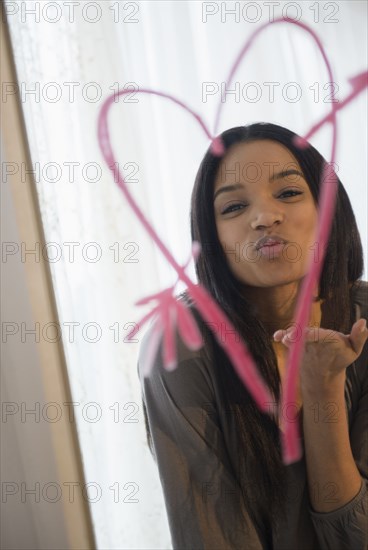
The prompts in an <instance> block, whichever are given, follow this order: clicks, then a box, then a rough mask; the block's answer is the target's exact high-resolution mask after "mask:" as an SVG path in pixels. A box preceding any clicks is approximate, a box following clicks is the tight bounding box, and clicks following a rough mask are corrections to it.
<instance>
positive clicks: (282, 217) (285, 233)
mask: <svg viewBox="0 0 368 550" xmlns="http://www.w3.org/2000/svg"><path fill="white" fill-rule="evenodd" d="M290 170H292V171H293V172H291V173H290V172H289V171H290ZM295 171H296V172H295ZM281 172H286V174H285V175H282V174H281ZM214 212H215V220H216V227H217V233H218V237H219V240H220V243H221V245H222V248H223V250H224V252H225V255H226V258H227V261H228V263H229V266H230V268H231V270H232V272H233V273H234V275H235V276H236V278H237V279H238V280H240V281H241V282H242V283H244V284H245V285H250V286H257V287H270V286H279V285H284V284H287V283H291V282H294V281H298V280H300V279H301V278H302V277H304V276H305V274H306V273H307V269H308V265H309V262H310V261H317V258H318V256H317V254H318V253H319V254H321V250H318V247H317V243H316V242H315V240H316V239H315V232H316V227H317V209H316V206H315V203H314V199H313V196H312V194H311V191H310V189H309V187H308V184H307V182H306V180H305V178H304V176H303V173H302V170H301V168H300V165H299V163H298V162H297V160H296V159H295V157H294V156H293V155H292V153H291V152H290V151H289V149H288V148H287V147H285V146H283V145H282V144H281V143H278V142H276V141H272V140H257V141H252V142H247V143H238V144H236V145H233V146H232V147H231V148H230V150H229V151H228V152H227V153H226V155H225V157H224V158H223V159H222V161H221V164H220V166H219V170H218V173H217V177H216V180H215V187H214ZM268 235H270V236H278V237H280V238H282V239H284V240H285V241H287V244H281V245H279V246H277V247H273V246H265V247H263V248H261V249H259V250H257V249H256V248H255V247H256V243H257V241H258V239H260V238H262V237H265V236H268Z"/></svg>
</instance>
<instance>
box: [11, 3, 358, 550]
mask: <svg viewBox="0 0 368 550" xmlns="http://www.w3.org/2000/svg"><path fill="white" fill-rule="evenodd" d="M1 9H2V21H1V41H2V42H1V65H2V69H1V71H2V74H1V80H2V83H1V85H2V98H1V111H2V128H1V153H2V163H1V166H2V182H1V229H2V264H1V267H2V285H1V302H2V357H1V358H2V372H1V378H2V397H1V399H2V426H1V428H2V446H1V447H2V449H1V452H2V455H1V481H2V503H1V513H2V519H1V523H2V532H1V547H2V548H4V549H21V548H24V549H26V548H27V549H28V548H45V549H46V548H47V549H50V548H55V549H56V548H58V549H60V548H100V549H122V548H126V549H128V548H129V549H133V548H136V549H146V548H147V549H151V548H155V549H158V548H162V549H167V548H171V542H170V534H169V530H168V525H167V520H166V514H165V505H164V501H163V496H162V492H161V486H160V480H159V477H158V472H157V468H156V465H155V464H154V462H153V459H152V457H151V455H150V452H149V449H148V446H147V443H146V435H145V428H144V418H143V411H142V404H141V391H140V385H139V379H138V376H137V354H138V349H139V343H140V340H141V338H142V334H143V332H144V329H143V330H142V331H141V332H139V333H138V334H137V336H136V338H135V340H134V341H133V342H129V341H127V340H126V335H127V334H128V332H129V330H130V329H131V328H132V327H133V326H134V323H136V322H138V321H139V320H140V319H141V317H142V316H143V315H144V314H146V313H147V312H148V311H149V310H150V308H149V307H148V306H145V307H143V306H140V307H138V306H135V302H136V301H137V300H138V299H140V298H143V297H144V296H146V295H148V294H152V293H154V292H158V291H160V290H163V289H164V288H166V287H167V286H170V285H172V284H173V283H174V282H175V281H176V273H175V272H174V271H173V269H172V268H171V267H170V266H169V265H168V264H167V262H166V260H165V259H164V258H163V256H162V254H161V252H160V251H159V250H158V248H157V247H156V245H155V244H154V243H153V241H152V239H151V237H149V236H148V235H147V233H146V232H145V230H144V229H143V228H142V226H141V225H140V223H139V221H138V220H137V219H136V217H135V215H134V214H133V212H132V211H131V209H130V207H129V205H128V204H127V202H126V200H125V198H124V196H123V194H122V193H121V191H120V189H119V188H118V186H117V184H116V181H114V175H113V173H112V171H111V170H110V169H109V168H108V167H107V166H106V163H105V161H104V159H103V156H102V154H101V151H100V149H99V146H98V141H97V121H98V115H99V112H100V109H101V106H102V105H103V102H104V101H105V100H106V99H107V98H108V97H109V96H110V95H111V94H115V102H114V104H113V105H112V107H111V109H110V111H109V115H108V121H109V128H110V132H111V139H112V144H113V150H114V153H115V155H116V160H117V162H118V165H119V168H120V169H121V171H122V173H123V174H124V175H125V178H126V182H127V185H128V187H129V190H130V191H131V193H132V195H133V196H134V198H135V199H136V201H137V202H138V204H139V205H140V206H141V208H142V209H143V211H144V213H145V215H146V216H147V218H148V219H149V220H150V222H151V223H152V224H153V226H154V228H155V230H156V231H157V233H158V235H159V236H160V237H161V238H162V239H163V241H164V243H165V244H166V245H167V247H168V248H169V250H170V251H171V253H172V254H173V256H174V258H175V259H176V260H177V261H178V262H179V263H181V264H183V263H185V261H186V260H187V259H188V257H189V255H190V249H191V239H190V226H189V203H190V194H191V190H192V186H193V182H194V178H195V175H196V171H197V169H198V166H199V163H200V161H201V159H202V157H203V155H204V153H205V151H206V149H207V147H208V145H209V140H208V138H207V137H206V135H205V134H204V132H203V130H201V128H200V127H199V125H198V124H197V123H196V121H195V120H194V119H193V118H190V117H189V116H188V115H187V114H186V113H184V112H183V111H182V110H181V109H180V108H179V107H178V106H176V105H174V104H173V103H170V102H168V101H165V100H164V99H162V98H160V97H153V96H147V95H143V94H138V93H136V92H137V90H139V89H140V88H151V89H154V90H158V91H162V92H166V93H171V94H173V95H175V96H176V97H177V98H178V99H180V100H181V101H184V102H185V103H187V104H188V105H189V106H190V107H191V108H192V109H193V110H194V111H195V112H196V113H198V114H200V115H201V116H202V117H203V119H204V121H205V122H206V124H207V125H208V127H209V129H210V131H211V132H212V131H213V129H214V119H215V114H216V109H217V107H218V105H219V103H220V102H221V93H222V92H223V94H224V96H223V99H224V101H223V109H222V114H221V119H220V124H219V128H218V133H219V132H221V131H223V130H225V129H227V128H230V127H232V126H239V125H242V124H248V123H251V122H257V121H264V122H273V123H277V124H280V125H282V126H286V127H288V128H290V129H291V130H293V131H295V132H297V133H299V134H301V135H303V134H306V133H307V131H308V130H309V128H310V127H311V126H312V125H313V124H315V123H316V122H317V121H318V120H320V119H321V118H322V117H323V116H325V115H326V114H327V113H328V112H329V110H330V109H331V102H332V101H342V100H343V99H344V98H345V97H346V96H347V95H348V94H349V93H350V91H351V86H350V84H349V81H348V79H349V78H351V77H353V76H355V75H356V74H358V73H360V72H362V71H364V70H366V68H367V51H368V49H367V25H366V21H367V3H366V2H362V1H349V2H343V1H342V2H340V1H339V2H308V1H303V2H198V1H178V0H176V1H171V0H165V1H156V0H155V1H152V0H150V1H147V2H146V1H137V2H136V1H134V2H126V1H109V0H100V1H97V2H89V1H83V0H82V1H79V2H73V1H70V2H64V1H55V2H51V1H50V2H48V1H47V0H42V1H30V0H27V1H5V2H4V4H3V5H2V8H1ZM278 17H289V18H291V19H294V20H295V21H300V22H303V23H306V24H308V25H309V26H310V27H311V28H312V29H313V30H314V31H315V32H316V33H317V34H318V36H319V38H320V40H321V41H322V44H323V46H324V47H325V49H326V53H327V55H328V57H329V60H330V62H331V65H332V69H333V74H334V84H333V88H334V92H333V93H332V94H331V91H330V88H329V78H328V74H327V70H326V67H325V65H324V63H323V60H322V58H321V55H320V53H319V51H318V49H317V47H316V44H315V43H314V42H313V40H312V38H311V37H310V36H309V35H308V34H307V33H306V32H305V31H303V30H301V29H300V28H298V27H297V26H296V25H292V24H286V23H282V24H275V25H271V26H270V27H268V28H267V29H266V30H265V31H264V32H263V33H262V34H261V35H260V36H258V38H257V39H256V41H255V42H254V45H253V47H252V49H251V51H250V53H249V55H248V56H247V57H246V58H245V59H244V60H243V61H242V63H241V65H240V67H239V70H238V72H237V73H236V75H235V76H234V80H233V82H232V84H231V85H230V86H228V87H226V79H227V76H228V73H229V70H230V66H231V64H232V63H233V61H234V60H235V57H236V56H237V54H238V52H239V51H240V48H241V47H242V45H243V44H244V43H245V40H246V39H247V38H248V37H249V36H250V35H251V34H252V33H253V32H254V31H255V30H256V29H257V28H258V27H259V26H261V25H262V24H264V23H266V22H268V21H273V20H274V19H276V18H278ZM124 89H126V90H127V89H129V90H131V94H129V95H125V96H122V97H117V95H116V94H117V93H118V92H119V91H121V90H124ZM331 137H332V128H331V126H330V125H325V126H324V127H323V128H322V129H321V130H320V131H319V132H318V133H317V134H316V135H315V136H313V137H312V139H311V142H312V144H313V145H314V146H315V147H316V148H317V149H318V150H319V151H320V152H321V153H322V154H323V155H324V156H325V158H326V160H329V158H330V154H331ZM366 153H367V91H366V90H365V91H364V92H363V93H361V94H360V95H359V96H358V98H357V99H356V100H354V101H353V102H352V103H351V104H349V105H347V107H346V108H344V109H343V110H341V111H340V112H339V114H338V144H337V155H336V163H337V165H336V166H335V169H336V170H337V173H338V176H339V178H340V179H341V181H342V183H343V184H344V186H345V188H346V190H347V192H348V195H349V197H350V200H351V202H352V205H353V208H354V212H355V215H356V218H357V222H358V226H359V229H360V231H361V237H362V241H363V243H364V246H365V248H364V258H365V273H364V276H363V278H364V279H365V280H367V242H368V239H367V217H366V213H367V154H366ZM187 272H188V274H189V275H190V276H191V278H192V279H193V280H195V273H194V266H193V263H191V264H190V266H189V268H188V270H187ZM177 289H178V290H181V289H182V287H180V285H179V286H178V287H177Z"/></svg>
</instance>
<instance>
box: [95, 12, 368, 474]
mask: <svg viewBox="0 0 368 550" xmlns="http://www.w3.org/2000/svg"><path fill="white" fill-rule="evenodd" d="M278 23H287V24H293V25H296V26H298V27H299V28H301V29H303V30H304V31H306V32H307V33H309V35H311V37H312V38H313V39H314V40H315V42H316V43H317V46H318V48H319V50H320V52H321V55H322V57H323V60H324V62H325V65H326V68H327V72H328V76H329V82H330V86H331V90H333V89H332V85H333V82H334V78H333V74H332V70H331V66H330V63H329V61H328V58H327V55H326V53H325V51H324V48H323V46H322V44H321V42H320V40H319V38H318V36H317V35H316V33H315V32H314V31H313V30H312V29H311V28H309V27H308V26H307V25H306V24H304V23H301V22H300V21H294V20H292V19H289V18H279V19H275V20H274V21H273V22H269V23H266V24H264V25H262V26H260V27H259V28H258V29H257V30H256V31H255V32H254V33H253V34H252V35H251V37H250V38H249V39H248V40H247V41H246V42H245V44H244V46H243V47H242V49H241V50H240V52H239V54H238V56H237V57H236V59H235V62H234V63H233V65H232V68H231V71H230V73H229V76H228V78H227V80H226V85H225V87H224V90H226V88H227V86H228V85H229V84H231V82H232V79H233V77H234V74H235V72H236V70H237V69H238V66H239V64H240V62H241V61H242V60H243V58H244V56H245V55H246V53H247V52H248V50H249V49H250V47H251V46H252V44H253V41H254V39H255V38H256V37H257V36H258V34H260V33H261V32H262V31H263V30H265V28H266V27H268V26H270V25H274V24H278ZM367 75H368V72H367V71H366V72H363V73H361V74H359V75H356V76H354V77H352V78H350V79H349V82H350V84H351V86H352V88H353V91H352V92H351V93H350V94H349V95H348V96H347V97H346V98H345V99H344V100H343V101H342V102H340V103H339V104H336V103H334V102H332V104H331V112H330V113H329V114H327V115H326V116H325V117H324V118H322V119H321V120H320V121H319V122H318V123H317V124H315V125H314V126H313V127H312V128H311V129H310V130H309V132H308V133H307V134H306V135H305V136H304V137H303V138H302V137H299V138H297V139H296V141H295V145H296V146H298V147H300V148H303V147H306V146H308V143H307V140H308V139H309V138H310V137H311V136H312V135H314V134H315V133H316V132H317V131H318V130H319V129H320V128H321V127H322V126H323V125H324V124H325V123H327V122H331V123H332V125H333V138H332V147H331V159H330V163H325V164H324V167H323V170H322V174H321V178H322V182H321V189H320V199H319V220H318V228H317V230H316V239H317V242H318V243H320V244H321V250H322V251H323V252H322V254H321V257H320V258H319V261H318V262H311V264H310V266H309V269H308V272H307V274H306V276H305V277H304V280H303V283H302V287H301V291H300V294H299V298H298V302H297V305H296V310H295V317H294V318H295V321H294V322H295V324H296V326H297V327H305V326H306V325H307V322H308V318H309V314H310V308H311V303H312V299H313V290H314V288H315V285H316V283H317V282H318V281H319V278H320V273H321V266H322V264H323V259H324V253H325V250H326V245H327V242H328V238H329V234H330V229H331V222H332V216H333V213H334V210H335V203H336V194H337V180H336V175H335V173H334V171H333V170H332V169H331V166H334V162H335V154H336V143H337V121H336V113H337V111H339V110H340V109H342V108H343V107H344V106H345V105H346V104H348V103H349V102H351V101H352V100H353V99H354V98H355V97H356V96H357V95H358V94H359V93H360V92H361V91H362V90H363V89H364V88H365V87H366V86H367ZM127 93H131V90H123V91H120V92H119V93H118V94H115V93H113V94H111V95H110V96H109V97H108V98H107V99H106V100H105V102H104V104H103V105H102V107H101V110H100V114H99V119H98V140H99V146H100V149H101V151H102V154H103V156H104V158H105V161H106V163H107V165H108V167H109V168H110V169H111V170H112V172H113V174H114V177H115V178H116V177H117V183H118V186H119V188H120V189H121V191H122V192H123V194H124V196H125V198H126V200H127V202H128V204H129V205H130V207H131V209H132V210H133V211H134V213H135V214H136V216H137V217H138V219H139V220H140V222H141V223H142V225H143V227H144V228H145V229H146V231H147V233H148V234H149V235H150V236H151V237H152V239H153V240H154V242H155V243H156V244H157V246H158V247H159V249H160V250H161V252H162V254H163V255H164V257H165V258H166V260H167V261H168V262H169V263H170V264H171V266H172V267H173V268H174V269H175V271H176V272H177V275H178V281H179V280H181V281H183V282H184V283H185V284H186V285H187V290H188V292H189V294H190V296H191V298H192V299H193V300H194V302H195V304H196V308H197V309H198V311H199V312H200V314H201V316H202V317H203V319H204V320H205V321H206V322H207V323H208V326H211V324H213V323H215V324H217V326H221V325H219V323H224V324H225V325H226V326H227V327H229V328H230V330H232V331H233V332H234V333H235V334H237V331H236V330H235V327H234V326H233V325H232V323H231V321H230V319H229V318H228V317H227V316H226V315H225V313H224V312H223V311H222V309H221V308H220V307H219V306H218V304H217V303H216V302H215V300H213V298H212V296H211V295H210V294H209V293H208V291H207V290H206V289H205V288H204V287H203V286H202V285H200V284H194V283H193V282H192V281H191V280H190V278H189V277H188V275H187V274H186V273H185V269H186V267H187V265H188V263H189V261H190V258H189V260H188V262H187V263H186V264H185V265H184V266H180V265H179V264H178V263H177V262H176V261H175V259H174V258H173V256H172V255H171V254H170V252H169V250H168V249H167V247H166V246H165V244H164V243H163V242H162V240H161V239H160V238H159V236H158V235H157V234H156V232H155V231H154V229H153V228H152V226H151V224H150V223H149V222H148V220H147V219H146V217H145V216H144V214H143V212H142V211H141V209H140V208H139V206H138V205H137V203H136V202H135V200H134V199H133V197H132V195H131V194H130V192H129V189H128V188H127V186H126V184H125V180H124V178H123V176H122V175H121V173H120V171H119V170H118V169H117V170H116V168H115V167H116V166H117V164H116V161H115V156H114V154H113V150H112V146H111V143H110V137H109V130H108V123H107V115H108V111H109V109H110V107H111V105H112V104H113V103H114V102H115V98H116V96H117V95H118V96H121V95H124V94H127ZM136 93H141V94H150V95H156V96H160V97H163V98H165V99H168V100H170V101H172V102H174V103H175V104H177V105H178V106H179V107H181V108H182V109H184V110H185V111H186V112H187V113H188V114H190V115H191V116H192V117H194V119H195V120H196V122H197V123H198V124H199V125H200V127H201V128H202V130H203V131H204V133H205V134H206V136H207V137H208V138H209V139H210V140H211V142H212V144H211V150H212V153H213V154H214V155H216V156H222V155H223V153H224V147H223V144H222V141H221V139H220V138H219V137H216V132H217V128H218V125H219V121H220V115H221V110H222V106H223V103H224V101H223V94H222V97H221V101H220V103H219V106H218V109H217V112H216V117H215V125H214V132H213V133H211V132H210V131H209V129H208V128H207V126H206V124H205V123H204V122H203V120H202V118H201V116H200V115H198V114H197V113H195V112H194V111H193V110H192V109H191V108H190V107H188V106H187V105H186V104H185V103H184V102H182V101H180V100H179V99H177V98H175V97H174V96H172V95H170V94H166V93H164V92H161V91H157V90H152V89H145V88H143V89H139V90H138V91H137V92H136ZM223 93H224V92H223ZM115 181H116V180H115ZM199 253H200V245H199V243H193V256H194V259H195V258H196V257H197V256H198V254H199ZM175 285H176V283H175ZM175 285H173V287H171V288H169V289H165V290H164V291H162V292H159V293H157V294H154V295H151V296H148V297H146V298H143V299H141V300H139V301H138V302H136V304H137V305H140V304H145V303H147V302H149V301H151V300H153V299H155V300H157V301H158V302H159V305H158V306H156V307H155V308H154V309H153V310H152V311H151V312H150V313H149V314H147V315H146V316H144V317H143V319H141V320H140V323H139V324H138V330H139V325H140V326H142V325H143V324H144V323H145V322H146V321H147V320H148V319H149V318H151V317H152V316H154V315H155V314H158V315H159V316H160V317H161V321H162V323H157V324H156V325H155V328H154V331H153V333H152V335H151V340H150V343H149V344H150V345H149V347H150V349H149V352H148V356H149V357H150V359H149V360H147V363H148V364H149V365H150V364H151V360H152V359H153V357H154V355H155V353H156V351H157V348H158V345H159V342H160V339H161V337H162V336H163V344H164V345H163V350H164V352H163V353H164V365H165V368H167V369H168V370H172V369H173V368H175V367H176V353H175V339H174V325H175V324H177V326H178V329H179V332H180V333H181V335H182V337H183V340H184V341H185V343H186V344H187V345H188V346H189V347H191V348H192V349H198V348H199V347H201V345H202V344H201V336H200V333H199V331H198V328H197V327H196V324H195V321H194V319H193V317H192V315H191V314H190V313H189V310H187V309H186V308H185V307H184V306H183V304H181V303H180V302H179V301H178V300H176V299H175V296H174V295H173V291H174V288H175ZM136 332H137V330H136V328H134V330H132V331H130V333H129V335H128V339H129V338H132V337H133V336H134V334H136ZM215 336H216V339H217V341H218V342H219V344H220V345H221V346H222V347H223V348H224V350H225V351H226V353H227V354H228V356H229V358H230V360H231V361H232V364H233V365H234V368H235V370H236V372H237V374H238V375H239V377H240V379H241V380H242V381H243V383H244V385H245V386H246V388H247V389H248V391H249V393H250V394H251V395H252V397H253V399H254V401H255V403H256V404H257V406H258V407H259V408H260V409H261V410H263V411H265V412H269V409H268V404H269V403H270V402H272V401H273V398H272V396H271V394H270V392H269V389H268V387H267V386H266V384H265V383H264V382H263V380H262V377H261V376H260V374H259V372H258V370H257V367H256V365H255V363H254V360H253V358H252V357H251V354H250V353H249V351H248V348H247V346H246V344H245V342H244V341H243V340H242V339H241V337H240V335H238V336H239V338H238V341H236V340H237V339H236V338H235V341H232V342H231V343H229V342H228V341H227V340H226V339H225V341H222V339H221V338H220V337H219V336H218V334H217V332H215ZM304 341H305V331H304V330H302V331H301V337H300V338H298V339H297V340H296V341H295V342H293V344H292V345H291V346H290V352H289V355H288V361H287V366H286V372H287V375H286V382H285V383H284V385H285V387H284V388H283V391H282V402H281V407H282V409H281V410H284V406H285V404H287V403H290V402H295V397H296V387H297V379H298V372H299V364H300V360H301V355H302V352H303V346H304ZM149 368H150V367H149ZM282 445H283V460H284V463H285V464H289V463H291V462H295V461H296V460H299V459H300V458H301V455H302V450H301V445H300V434H299V425H298V423H297V422H292V421H286V422H285V431H284V432H283V434H282Z"/></svg>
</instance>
